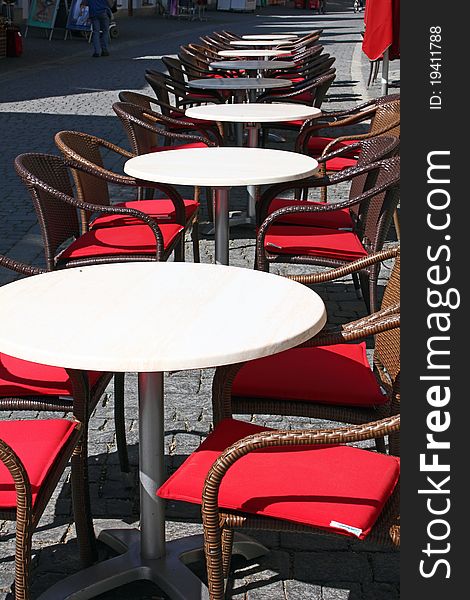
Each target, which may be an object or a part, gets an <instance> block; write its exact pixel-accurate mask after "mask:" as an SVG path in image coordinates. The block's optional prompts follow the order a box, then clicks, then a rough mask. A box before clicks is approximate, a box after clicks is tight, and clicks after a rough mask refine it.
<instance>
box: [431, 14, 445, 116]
mask: <svg viewBox="0 0 470 600" xmlns="http://www.w3.org/2000/svg"><path fill="white" fill-rule="evenodd" d="M441 67H442V29H441V27H440V26H439V25H435V26H432V27H430V28H429V84H430V85H431V96H430V98H429V108H430V109H431V110H439V109H441V108H442V95H441V85H442V72H441Z"/></svg>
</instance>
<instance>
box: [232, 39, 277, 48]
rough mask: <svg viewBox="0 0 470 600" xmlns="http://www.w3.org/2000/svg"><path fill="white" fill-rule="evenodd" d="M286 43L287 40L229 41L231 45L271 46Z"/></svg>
mask: <svg viewBox="0 0 470 600" xmlns="http://www.w3.org/2000/svg"><path fill="white" fill-rule="evenodd" d="M283 43H284V44H287V43H288V42H287V41H286V40H285V41H284V42H283V41H282V40H232V41H231V42H230V45H231V46H248V47H250V46H264V47H265V48H269V47H272V46H279V44H283Z"/></svg>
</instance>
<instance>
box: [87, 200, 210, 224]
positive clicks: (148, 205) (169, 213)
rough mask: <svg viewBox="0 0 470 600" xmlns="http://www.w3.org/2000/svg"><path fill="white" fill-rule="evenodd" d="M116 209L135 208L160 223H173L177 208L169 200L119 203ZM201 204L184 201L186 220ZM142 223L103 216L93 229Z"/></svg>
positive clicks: (132, 218)
mask: <svg viewBox="0 0 470 600" xmlns="http://www.w3.org/2000/svg"><path fill="white" fill-rule="evenodd" d="M113 206H116V207H123V208H135V209H136V210H140V211H141V212H143V213H145V214H146V215H149V216H150V217H153V218H154V219H155V220H156V221H158V222H159V223H160V222H162V221H164V222H167V223H168V222H171V221H174V220H175V206H174V204H173V202H172V201H171V200H169V199H166V198H165V199H162V200H133V201H131V202H119V203H118V204H113ZM198 206H199V202H197V201H196V200H184V208H185V213H186V220H188V219H190V218H191V217H192V216H193V215H194V213H195V212H196V210H197V209H198ZM141 223H142V221H139V220H138V219H136V218H135V217H130V216H128V215H103V216H102V217H98V218H96V219H95V220H94V221H93V223H92V225H91V227H92V228H96V227H115V226H116V225H140V224H141Z"/></svg>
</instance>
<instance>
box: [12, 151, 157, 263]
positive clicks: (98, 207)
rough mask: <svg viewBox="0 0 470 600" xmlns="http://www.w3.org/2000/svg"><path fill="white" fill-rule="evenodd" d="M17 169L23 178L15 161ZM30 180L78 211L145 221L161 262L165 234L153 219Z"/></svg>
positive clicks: (140, 213)
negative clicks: (74, 196) (94, 202)
mask: <svg viewBox="0 0 470 600" xmlns="http://www.w3.org/2000/svg"><path fill="white" fill-rule="evenodd" d="M17 158H18V157H17ZM15 167H16V169H17V172H18V173H19V174H20V176H21V173H22V171H23V169H22V166H21V164H19V163H17V159H15ZM29 179H30V182H29V185H31V186H32V187H37V188H39V189H41V190H43V191H44V192H46V193H47V194H50V195H51V196H52V197H54V198H56V199H57V200H59V201H61V202H65V203H67V204H70V205H72V206H74V207H75V208H77V209H81V210H87V211H89V212H92V213H104V214H110V215H128V216H131V217H135V218H136V219H139V220H140V221H143V223H144V224H145V225H147V226H148V227H150V229H151V230H152V233H153V235H154V236H155V241H156V250H155V258H156V260H161V257H162V254H163V246H164V243H163V234H162V232H161V230H160V227H159V226H158V223H157V222H156V221H155V220H154V219H152V218H151V217H149V216H148V215H146V214H145V213H143V212H141V211H140V210H136V209H134V208H124V207H116V206H103V205H102V204H91V203H89V202H83V201H82V200H78V199H76V198H73V197H72V196H69V195H68V194H64V193H63V192H60V191H58V190H56V189H55V188H53V187H51V186H50V185H48V184H47V183H44V182H43V181H40V180H39V179H37V178H33V179H31V177H29ZM137 181H138V180H137ZM139 185H140V186H141V187H145V186H146V182H141V183H140V184H139Z"/></svg>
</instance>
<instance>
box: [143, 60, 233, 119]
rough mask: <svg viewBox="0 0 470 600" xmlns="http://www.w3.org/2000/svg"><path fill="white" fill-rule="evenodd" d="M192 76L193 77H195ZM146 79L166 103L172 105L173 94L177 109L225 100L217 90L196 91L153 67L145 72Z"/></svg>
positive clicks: (159, 97)
mask: <svg viewBox="0 0 470 600" xmlns="http://www.w3.org/2000/svg"><path fill="white" fill-rule="evenodd" d="M186 72H187V71H186ZM188 76H189V74H188ZM197 77H201V75H197ZM190 78H191V79H193V77H190ZM145 80H146V81H147V83H148V84H149V85H150V87H151V88H152V90H153V92H154V94H155V96H156V97H157V98H158V99H159V100H160V101H162V102H165V104H170V105H171V104H172V103H171V102H170V96H173V97H174V99H175V108H176V109H180V110H181V109H182V108H184V107H187V106H197V105H199V104H205V103H207V102H210V103H220V102H225V98H224V97H223V95H222V94H219V93H218V92H217V91H212V90H204V91H202V92H195V91H193V90H191V89H190V88H188V87H186V86H182V85H181V84H180V83H179V82H177V81H175V80H174V79H172V78H171V77H169V76H168V75H165V74H164V73H159V72H158V71H153V70H152V69H147V71H146V72H145Z"/></svg>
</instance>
